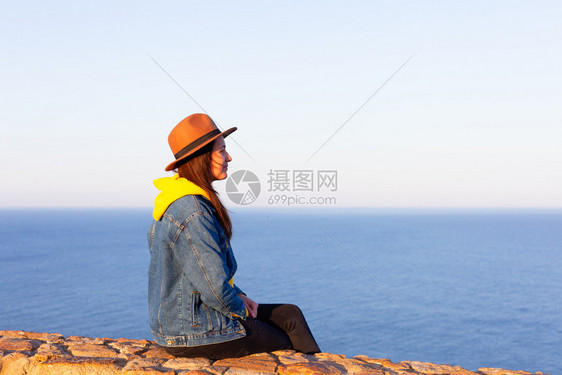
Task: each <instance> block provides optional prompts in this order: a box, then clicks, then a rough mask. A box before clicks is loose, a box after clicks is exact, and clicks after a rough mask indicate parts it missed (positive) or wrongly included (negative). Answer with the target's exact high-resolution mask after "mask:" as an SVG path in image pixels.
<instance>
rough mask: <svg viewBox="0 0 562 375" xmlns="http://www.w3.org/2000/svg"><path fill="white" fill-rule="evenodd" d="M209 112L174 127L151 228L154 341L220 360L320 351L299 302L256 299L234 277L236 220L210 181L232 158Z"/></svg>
mask: <svg viewBox="0 0 562 375" xmlns="http://www.w3.org/2000/svg"><path fill="white" fill-rule="evenodd" d="M235 130H236V128H231V129H228V130H226V131H224V132H222V133H221V131H220V130H219V129H218V128H217V126H216V125H215V124H214V123H213V121H212V120H211V118H210V117H209V116H207V115H204V114H193V115H191V116H189V117H187V118H185V119H184V120H182V121H181V122H180V123H179V124H178V125H177V126H176V127H175V128H174V129H173V130H172V132H171V133H170V135H169V137H168V142H169V144H170V148H171V149H172V152H173V153H174V156H175V159H176V160H174V161H173V162H172V163H170V164H169V165H168V166H167V167H166V171H170V170H176V171H177V174H176V175H175V176H174V177H165V178H160V179H158V180H155V181H154V185H155V186H156V187H157V188H158V189H159V190H161V192H160V194H159V195H158V196H157V197H156V199H155V208H154V212H153V216H154V223H153V224H152V226H151V228H150V230H149V232H148V242H149V246H150V253H151V261H150V268H149V273H148V274H149V285H148V288H149V294H148V304H149V320H150V327H151V329H152V332H153V335H154V339H155V340H156V342H157V343H158V344H160V345H162V346H164V348H165V349H166V351H167V352H168V353H170V354H172V355H175V356H182V357H207V358H211V359H220V358H228V357H241V356H245V355H249V354H253V353H259V352H269V351H274V350H283V349H294V350H297V351H301V352H304V353H310V354H311V353H318V352H320V349H319V348H318V345H317V344H316V341H315V340H314V337H313V336H312V333H311V332H310V329H309V328H308V325H307V323H306V320H305V318H304V316H303V315H302V312H301V311H300V309H299V308H298V307H297V306H295V305H277V304H263V305H258V303H256V302H255V301H253V300H252V299H250V298H249V297H247V296H246V295H245V294H244V292H242V290H241V289H240V288H238V287H237V286H236V285H235V284H234V282H233V279H232V277H233V275H234V273H235V272H236V260H235V259H234V254H233V253H232V249H231V247H230V238H231V236H232V224H231V221H230V218H229V216H228V211H227V210H226V209H225V207H224V206H223V205H222V203H221V201H220V200H219V198H218V196H217V193H216V191H215V190H214V189H213V187H212V185H211V183H212V182H213V181H216V180H223V179H225V178H226V176H227V170H228V163H229V162H230V161H231V160H232V158H231V157H230V155H229V154H228V152H227V151H226V148H225V143H224V138H226V137H227V136H228V135H229V134H231V133H232V132H234V131H235Z"/></svg>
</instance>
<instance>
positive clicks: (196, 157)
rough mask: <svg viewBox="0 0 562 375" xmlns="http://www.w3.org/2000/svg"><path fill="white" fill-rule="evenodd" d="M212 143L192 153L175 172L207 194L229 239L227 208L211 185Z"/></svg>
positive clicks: (229, 225)
mask: <svg viewBox="0 0 562 375" xmlns="http://www.w3.org/2000/svg"><path fill="white" fill-rule="evenodd" d="M213 143H214V142H211V143H209V144H208V145H205V146H204V147H203V148H201V149H200V150H198V151H197V152H196V153H194V154H193V156H192V157H190V158H187V161H185V162H183V163H182V164H180V165H178V166H177V172H178V174H179V175H180V177H183V178H185V179H188V180H189V181H191V182H193V183H194V184H195V185H197V186H199V187H200V188H201V189H203V190H205V192H206V193H207V194H208V195H209V197H210V198H211V203H212V204H213V207H215V210H217V219H218V221H219V223H220V225H221V227H222V229H223V230H224V233H225V234H226V236H227V237H228V239H230V238H231V237H232V222H231V221H230V216H229V215H228V211H227V209H226V208H225V207H224V206H223V204H222V202H221V200H220V199H219V196H218V193H217V192H216V190H215V189H214V188H213V185H212V182H213V180H214V177H213V173H212V172H211V157H212V152H213Z"/></svg>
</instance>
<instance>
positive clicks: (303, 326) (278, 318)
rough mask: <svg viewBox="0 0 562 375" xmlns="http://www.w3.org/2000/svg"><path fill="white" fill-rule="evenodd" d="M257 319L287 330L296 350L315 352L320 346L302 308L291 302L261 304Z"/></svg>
mask: <svg viewBox="0 0 562 375" xmlns="http://www.w3.org/2000/svg"><path fill="white" fill-rule="evenodd" d="M257 319H258V320H260V321H262V322H264V323H267V324H268V325H270V326H272V327H275V328H278V329H280V330H281V331H283V332H285V333H286V334H287V336H289V339H290V340H291V343H292V345H293V348H294V349H295V350H298V351H299V352H303V353H307V354H313V353H319V352H320V348H319V347H318V344H317V343H316V340H315V339H314V336H312V332H310V328H309V327H308V323H307V322H306V319H305V318H304V315H303V313H302V311H301V309H300V308H299V307H298V306H296V305H291V304H260V305H259V307H258V316H257Z"/></svg>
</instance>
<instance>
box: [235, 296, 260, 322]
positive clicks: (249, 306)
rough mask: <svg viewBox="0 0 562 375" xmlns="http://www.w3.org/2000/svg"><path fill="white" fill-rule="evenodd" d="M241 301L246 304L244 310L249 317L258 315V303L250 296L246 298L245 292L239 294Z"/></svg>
mask: <svg viewBox="0 0 562 375" xmlns="http://www.w3.org/2000/svg"><path fill="white" fill-rule="evenodd" d="M238 296H239V297H240V298H242V301H244V306H246V310H248V315H250V317H251V318H255V317H257V316H258V306H259V305H258V303H257V302H256V301H254V300H252V299H250V298H248V297H247V296H246V295H245V294H239V295H238Z"/></svg>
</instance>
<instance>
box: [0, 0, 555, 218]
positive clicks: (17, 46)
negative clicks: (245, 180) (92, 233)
mask: <svg viewBox="0 0 562 375" xmlns="http://www.w3.org/2000/svg"><path fill="white" fill-rule="evenodd" d="M561 19H562V4H561V3H560V2H557V1H539V2H529V1H492V2H490V1H463V2H456V1H428V2H416V1H346V2H344V1H340V2H336V1H265V2H249V1H239V2H232V1H209V2H201V1H164V2H143V1H127V2H124V1H111V2H109V1H97V2H75V1H72V2H71V1H50V0H47V1H26V2H11V3H8V2H3V3H2V4H1V5H0V35H2V37H1V38H2V59H1V60H0V61H1V64H2V65H1V66H2V69H1V70H0V76H1V82H2V90H1V94H0V95H1V97H0V126H1V139H2V141H1V142H2V147H1V148H0V160H2V184H1V185H0V207H6V206H26V207H29V206H150V205H151V204H152V200H153V198H154V195H155V193H156V191H155V190H154V188H153V186H152V183H151V181H152V180H153V179H155V178H158V177H162V176H165V175H167V174H166V173H165V172H164V171H163V168H164V166H165V165H167V164H168V163H169V162H170V161H171V160H172V159H171V158H172V155H171V152H170V151H169V148H168V145H167V141H166V138H167V135H168V133H169V131H170V130H171V128H172V127H173V126H174V125H175V124H176V123H177V122H179V121H180V120H181V119H182V118H183V117H185V116H187V115H189V114H191V113H194V112H200V111H201V109H200V108H199V107H197V106H196V105H195V104H194V103H193V102H192V101H191V100H190V99H189V98H188V97H187V96H186V95H185V94H184V93H183V92H182V91H181V90H180V89H179V88H178V87H177V86H176V85H175V84H174V83H173V82H172V81H171V80H170V79H169V78H168V77H167V76H166V75H165V74H164V73H163V72H162V71H161V70H160V68H158V66H156V64H155V63H154V62H153V61H152V60H151V59H150V57H149V55H150V56H152V57H153V58H154V59H155V60H157V61H158V62H159V63H160V64H161V65H162V66H163V67H164V68H165V69H166V71H167V72H168V73H169V74H170V75H172V76H173V77H174V79H175V80H176V81H177V82H178V83H179V84H180V85H181V86H182V87H183V88H184V89H185V90H187V91H188V92H189V93H190V94H191V95H192V96H193V97H194V98H195V99H196V100H197V101H198V102H199V103H200V104H201V105H202V106H203V107H204V108H205V110H207V111H208V112H209V114H210V115H211V116H212V117H213V118H214V119H215V120H216V122H217V123H218V124H219V126H221V127H223V128H226V127H229V126H233V125H235V126H238V127H239V130H238V131H237V132H236V133H234V134H233V137H234V139H235V140H236V141H237V142H238V143H239V144H240V145H241V146H242V147H243V148H244V149H245V150H246V151H247V152H248V153H249V154H250V155H251V156H252V157H253V158H254V159H255V161H256V162H257V163H256V162H254V161H253V160H251V159H250V158H249V157H248V156H246V154H245V153H244V152H243V151H242V150H241V149H240V148H239V147H237V146H236V145H235V144H233V143H232V141H228V139H227V146H228V149H229V151H230V153H231V155H232V156H233V158H234V161H233V162H232V163H231V167H230V170H231V171H235V170H237V169H249V170H252V171H254V172H255V173H256V174H257V175H258V176H259V177H260V178H265V176H266V175H267V171H268V170H269V169H304V168H308V169H314V170H318V169H336V170H337V171H338V178H339V186H338V192H337V198H338V205H340V206H360V205H367V206H375V207H388V206H391V207H562V130H561V128H562V105H561V103H562V75H561V73H560V68H561V67H562V43H561V42H560V41H561V40H562V26H561V22H560V20H561ZM412 55H414V56H413V58H412V59H411V60H410V61H409V63H408V64H406V66H404V68H403V69H402V70H400V72H398V74H396V75H395V76H394V78H393V79H392V80H391V81H390V82H389V83H388V84H387V85H386V86H385V87H384V88H383V89H382V90H381V91H380V92H379V93H378V94H377V95H375V97H374V98H373V99H372V100H371V101H370V102H369V103H368V104H367V105H366V106H365V107H364V108H363V109H362V110H361V111H360V112H359V113H358V114H357V115H356V116H355V117H354V118H353V119H352V120H351V121H350V122H349V123H348V124H347V125H346V126H345V127H344V128H343V129H342V130H341V131H340V132H339V133H337V134H336V136H335V137H334V138H333V139H332V140H331V141H330V142H328V144H327V145H326V146H325V147H323V148H322V150H321V151H320V152H318V154H317V155H316V156H315V157H314V158H313V159H312V160H311V161H310V162H309V163H306V164H305V163H304V161H305V160H306V159H307V158H308V157H309V156H310V155H311V154H312V153H313V152H314V150H316V149H317V148H318V147H319V146H320V145H321V144H322V143H323V142H324V141H325V140H326V139H327V138H328V137H329V136H330V135H331V134H332V133H333V132H334V131H335V130H336V129H337V128H338V127H339V126H340V125H341V124H342V123H343V122H344V121H345V120H346V119H347V118H348V117H349V116H350V115H351V114H352V113H353V112H355V110H357V108H358V107H359V106H360V105H361V104H362V103H363V102H364V101H365V100H366V99H367V98H369V97H370V96H371V95H372V94H373V93H374V92H375V91H376V90H377V89H378V88H379V87H380V86H381V85H382V84H383V82H385V81H386V80H387V79H388V78H389V77H390V76H391V75H392V74H393V73H394V72H395V71H396V69H398V67H399V66H400V65H401V64H402V63H404V62H405V61H406V60H407V59H408V58H409V57H410V56H412ZM263 184H264V185H265V181H263ZM264 187H265V186H264ZM221 189H223V186H222V185H220V184H219V191H221ZM262 204H263V202H262Z"/></svg>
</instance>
